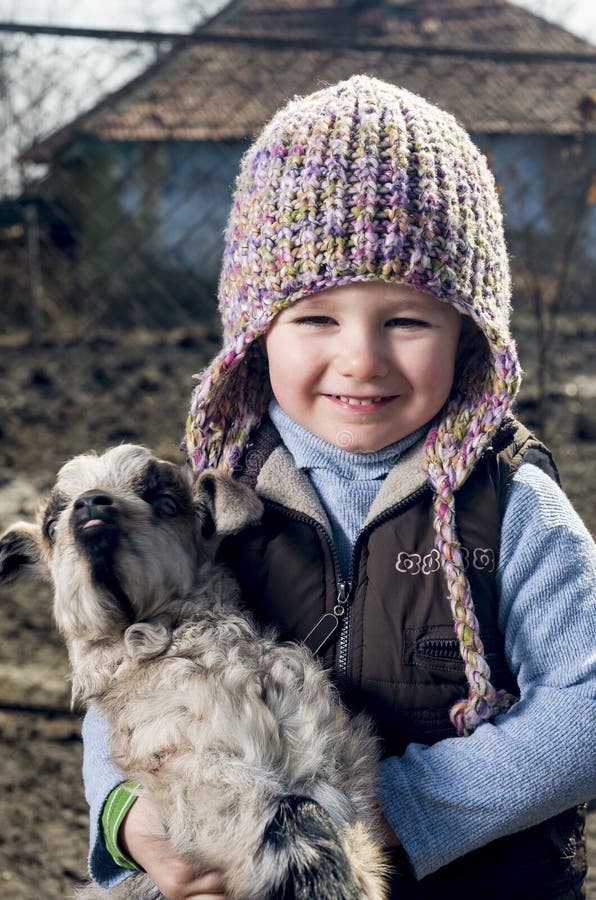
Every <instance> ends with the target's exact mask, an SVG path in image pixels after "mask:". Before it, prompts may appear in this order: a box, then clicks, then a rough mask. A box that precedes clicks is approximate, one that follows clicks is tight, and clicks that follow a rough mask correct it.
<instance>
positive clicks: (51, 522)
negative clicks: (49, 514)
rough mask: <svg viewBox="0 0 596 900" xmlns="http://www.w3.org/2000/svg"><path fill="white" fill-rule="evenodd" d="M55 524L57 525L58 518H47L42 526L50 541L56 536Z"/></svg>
mask: <svg viewBox="0 0 596 900" xmlns="http://www.w3.org/2000/svg"><path fill="white" fill-rule="evenodd" d="M57 525H58V519H48V521H47V522H46V524H45V526H44V531H45V533H46V537H47V538H48V539H49V540H50V541H52V542H53V541H54V539H55V537H56V527H57Z"/></svg>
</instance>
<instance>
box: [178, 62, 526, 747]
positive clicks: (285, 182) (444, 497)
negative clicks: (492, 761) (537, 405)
mask: <svg viewBox="0 0 596 900" xmlns="http://www.w3.org/2000/svg"><path fill="white" fill-rule="evenodd" d="M352 281H386V282H402V283H408V284H410V285H413V286H414V287H416V288H418V289H419V290H423V291H427V292H428V293H430V294H431V295H432V296H433V297H435V298H436V299H437V300H440V301H443V302H447V303H450V304H452V305H453V306H454V307H456V309H458V310H459V311H460V312H461V313H463V314H464V315H467V316H469V317H470V319H471V320H472V321H473V322H474V323H475V324H476V325H477V327H478V329H479V330H480V332H482V334H483V335H484V338H485V340H484V341H482V338H481V337H480V335H478V341H477V342H476V347H477V352H476V353H474V354H471V357H470V359H469V361H468V365H467V366H466V367H465V370H464V371H463V373H462V374H461V375H460V377H459V378H458V379H457V384H456V386H455V388H454V390H453V392H452V396H451V398H450V400H449V401H448V403H447V405H446V408H445V410H444V411H443V413H442V414H440V416H439V417H438V421H437V422H436V423H435V424H434V426H433V427H432V428H431V430H430V433H429V435H428V439H427V443H426V453H427V456H426V464H427V473H428V479H429V483H430V485H431V487H432V489H433V492H434V495H435V507H434V508H435V530H436V535H437V537H436V542H437V547H438V549H439V552H440V555H441V559H442V564H443V569H444V572H445V576H446V579H447V584H448V589H449V597H450V602H451V608H452V613H453V617H454V621H455V628H456V632H457V635H458V637H459V640H460V648H461V653H462V656H463V658H464V661H465V663H466V675H467V678H468V682H469V686H470V689H469V696H468V698H467V699H466V700H465V701H462V702H461V703H460V704H458V705H457V707H456V708H454V710H452V719H453V721H454V723H455V724H456V726H457V729H458V731H459V732H460V733H469V732H471V731H472V730H473V729H474V728H475V727H476V725H478V724H479V723H480V722H482V721H484V720H486V719H488V718H490V717H491V716H492V715H493V713H494V712H495V710H497V709H500V708H502V707H505V706H506V705H507V703H509V702H510V698H504V697H501V696H500V695H499V694H498V692H496V691H495V689H494V688H493V686H492V684H491V683H490V671H489V669H488V666H487V664H486V661H485V659H484V651H483V647H482V642H481V640H480V636H479V633H478V631H479V629H478V622H477V620H476V617H475V615H474V606H473V602H472V597H471V592H470V586H469V584H468V580H467V578H466V576H465V573H464V567H463V559H462V554H461V547H460V543H459V540H458V536H457V528H456V519H455V493H456V491H457V489H458V488H459V487H461V485H462V484H463V483H464V481H465V480H466V478H467V477H468V475H469V474H470V472H471V471H472V469H473V468H474V465H475V463H476V461H477V460H478V459H479V457H480V456H481V455H482V454H483V452H484V451H485V449H486V448H487V446H488V445H489V444H490V441H491V439H492V437H493V436H494V434H495V431H496V429H497V428H498V427H499V425H500V424H501V423H502V421H503V419H504V417H505V416H506V415H507V413H508V411H509V409H510V406H511V402H512V400H513V398H514V396H515V394H516V391H517V388H518V385H519V377H520V373H519V368H518V362H517V355H516V351H515V345H514V342H513V340H512V338H511V335H510V332H509V312H510V276H509V266H508V259H507V252H506V248H505V241H504V237H503V228H502V220H501V211H500V207H499V202H498V198H497V193H496V190H495V184H494V180H493V177H492V175H491V173H490V171H489V169H488V166H487V164H486V160H485V159H484V157H483V156H482V154H481V153H480V151H479V150H478V149H477V148H476V146H475V145H474V144H473V142H472V141H471V139H470V138H469V136H468V134H467V133H466V132H465V131H464V130H463V129H462V128H460V127H459V126H458V124H457V123H456V121H455V120H454V119H453V117H452V116H450V115H449V114H447V113H445V112H443V111H441V110H439V109H437V108H436V107H435V106H432V105H431V104H429V103H427V102H426V101H425V100H423V99H422V98H420V97H418V96H416V95H414V94H412V93H410V92H408V91H406V90H402V89H400V88H398V87H395V86H394V85H390V84H386V83H384V82H382V81H379V80H377V79H374V78H369V77H368V76H365V75H357V76H354V77H353V78H350V79H349V80H348V81H344V82H341V83H339V84H336V85H333V86H331V87H327V88H325V89H324V90H320V91H318V92H316V93H314V94H311V95H310V96H307V97H303V98H296V99H295V100H293V101H292V102H290V103H289V104H288V105H287V106H286V107H285V108H284V109H282V110H281V111H280V112H278V113H277V114H276V115H275V116H274V118H273V119H272V120H271V122H270V123H269V124H268V125H267V126H266V127H265V129H264V130H263V132H262V133H261V135H260V136H259V137H258V138H257V140H256V141H255V143H254V144H253V145H252V147H251V148H250V149H249V150H248V152H247V153H246V155H245V157H244V159H243V161H242V164H241V167H240V172H239V175H238V179H237V182H236V190H235V195H234V200H233V206H232V210H231V213H230V218H229V222H228V228H227V232H226V246H225V251H224V258H223V266H222V273H221V279H220V285H219V307H220V312H221V317H222V322H223V349H222V351H221V352H220V353H219V354H218V355H217V356H216V358H215V359H214V360H213V361H212V363H211V364H210V365H209V366H208V367H207V368H206V369H205V371H204V372H203V373H202V374H201V375H200V376H199V381H198V384H197V386H196V389H195V392H194V394H193V399H192V406H191V411H190V414H189V418H188V426H187V444H186V447H187V454H188V458H189V460H190V461H191V463H192V465H193V466H194V468H195V470H196V471H197V472H199V471H201V470H202V469H204V468H206V467H211V466H216V467H219V468H221V469H223V470H225V471H228V472H231V471H232V470H233V469H234V467H235V466H236V465H237V463H238V461H239V459H240V457H241V455H242V452H243V450H244V448H245V447H246V444H247V442H248V438H249V435H250V433H251V431H252V430H253V428H254V427H255V426H256V425H257V424H258V423H259V422H260V420H261V419H262V417H263V415H264V413H265V410H266V408H267V404H268V401H269V399H270V387H269V380H268V375H267V368H266V363H265V361H264V358H263V355H262V353H261V352H260V349H259V344H258V341H257V338H259V337H260V336H261V335H263V334H265V333H266V332H267V330H268V328H269V326H270V325H271V323H272V321H273V319H274V318H275V316H276V315H277V313H278V312H279V311H280V310H281V309H283V308H285V307H286V306H288V305H290V304H291V303H294V302H295V301H296V300H298V299H300V298H301V297H304V296H306V295H307V294H310V293H313V292H315V291H321V290H323V289H325V288H330V287H335V286H337V285H342V284H346V283H348V282H352ZM472 330H474V329H472Z"/></svg>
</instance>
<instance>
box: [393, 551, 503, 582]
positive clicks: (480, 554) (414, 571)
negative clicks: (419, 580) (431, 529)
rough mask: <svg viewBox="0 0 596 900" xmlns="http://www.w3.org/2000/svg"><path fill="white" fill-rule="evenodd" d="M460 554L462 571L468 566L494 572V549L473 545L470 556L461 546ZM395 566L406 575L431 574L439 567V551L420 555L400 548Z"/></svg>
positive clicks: (480, 570)
mask: <svg viewBox="0 0 596 900" xmlns="http://www.w3.org/2000/svg"><path fill="white" fill-rule="evenodd" d="M461 556H462V560H463V565H464V572H467V571H468V569H469V568H470V567H472V568H474V569H476V570H477V571H478V572H494V571H495V569H496V557H495V551H494V550H493V549H492V547H475V548H474V550H473V552H472V555H471V558H470V552H469V550H467V548H466V547H462V548H461ZM395 568H396V569H397V571H398V572H403V573H404V574H406V575H420V574H422V575H433V574H434V573H435V572H438V571H439V568H440V562H439V552H438V550H435V549H433V550H431V551H430V552H429V553H426V554H425V555H424V556H421V554H420V553H406V552H405V551H403V550H402V551H401V553H399V554H398V556H397V560H396V562H395Z"/></svg>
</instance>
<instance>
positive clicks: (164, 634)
mask: <svg viewBox="0 0 596 900" xmlns="http://www.w3.org/2000/svg"><path fill="white" fill-rule="evenodd" d="M171 643H172V628H171V626H169V625H168V623H167V622H166V621H165V620H164V621H159V620H156V621H154V622H135V624H134V625H131V626H130V627H129V628H127V629H126V631H125V632H124V646H125V647H126V649H127V651H128V655H129V656H130V657H132V658H133V659H153V658H154V657H156V656H161V654H162V653H165V651H166V650H167V649H168V647H169V646H170V644H171Z"/></svg>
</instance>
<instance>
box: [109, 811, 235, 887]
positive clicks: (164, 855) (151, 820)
mask: <svg viewBox="0 0 596 900" xmlns="http://www.w3.org/2000/svg"><path fill="white" fill-rule="evenodd" d="M161 833H162V828H161V823H160V821H159V818H158V816H157V813H156V812H155V810H154V808H153V806H152V805H151V803H150V802H149V801H148V800H145V798H144V797H139V798H138V799H137V800H136V801H135V803H133V805H132V806H131V808H130V810H129V811H128V813H127V814H126V817H125V818H124V821H123V822H122V825H121V826H120V832H119V835H118V837H119V842H120V846H121V848H122V850H123V851H124V852H125V853H126V854H127V855H128V856H129V857H130V858H131V859H134V861H135V862H136V863H138V865H139V866H141V867H142V868H143V869H145V871H146V872H147V874H148V875H149V877H150V878H151V879H152V881H153V882H154V883H155V884H156V885H157V887H158V888H159V890H160V891H161V892H162V894H163V895H164V896H165V897H167V900H194V898H197V900H225V894H224V886H223V881H222V879H221V876H220V875H219V874H218V873H217V872H209V873H208V874H207V875H200V876H199V875H197V873H196V872H195V871H193V869H191V867H190V866H189V865H188V863H187V862H186V861H185V860H184V859H183V858H182V857H180V856H176V855H175V854H174V853H172V851H171V850H170V848H169V846H168V844H167V843H166V842H165V841H164V840H163V839H160V838H159V837H156V835H159V834H161Z"/></svg>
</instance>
